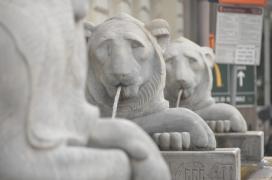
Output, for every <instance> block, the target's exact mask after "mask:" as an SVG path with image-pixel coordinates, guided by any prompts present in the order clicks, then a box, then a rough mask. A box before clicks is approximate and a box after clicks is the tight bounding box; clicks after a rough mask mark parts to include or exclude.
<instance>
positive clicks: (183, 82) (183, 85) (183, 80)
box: [177, 79, 189, 88]
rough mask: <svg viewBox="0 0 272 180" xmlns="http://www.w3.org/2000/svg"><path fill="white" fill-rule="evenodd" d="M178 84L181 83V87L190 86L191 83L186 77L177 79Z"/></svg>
mask: <svg viewBox="0 0 272 180" xmlns="http://www.w3.org/2000/svg"><path fill="white" fill-rule="evenodd" d="M177 82H178V84H180V86H181V88H188V86H189V83H188V82H187V81H186V80H185V79H179V80H177Z"/></svg>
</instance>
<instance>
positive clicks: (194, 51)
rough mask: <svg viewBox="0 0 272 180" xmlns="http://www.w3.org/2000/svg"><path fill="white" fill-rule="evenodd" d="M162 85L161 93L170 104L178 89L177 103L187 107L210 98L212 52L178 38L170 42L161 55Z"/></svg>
mask: <svg viewBox="0 0 272 180" xmlns="http://www.w3.org/2000/svg"><path fill="white" fill-rule="evenodd" d="M164 56H165V61H166V74H167V76H166V87H165V96H166V99H168V100H169V101H170V106H174V105H175V103H176V100H177V97H178V92H179V91H180V90H182V91H183V92H182V96H181V105H182V106H185V107H188V108H190V109H194V110H195V109H197V108H199V106H200V104H201V105H202V103H204V101H205V103H207V101H211V95H210V93H211V88H212V80H213V79H212V73H211V67H212V66H213V64H214V53H213V51H212V49H210V48H209V47H200V46H199V45H197V44H195V43H194V42H192V41H190V40H188V39H186V38H183V37H180V38H178V39H177V40H176V41H174V42H173V43H171V44H170V45H169V46H168V48H167V50H166V52H165V54H164Z"/></svg>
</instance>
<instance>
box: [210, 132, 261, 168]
mask: <svg viewBox="0 0 272 180" xmlns="http://www.w3.org/2000/svg"><path fill="white" fill-rule="evenodd" d="M215 137H216V141H217V147H218V148H240V149H241V161H242V163H243V164H247V163H259V162H261V160H262V159H263V157H264V135H263V132H262V131H248V132H246V133H218V134H215Z"/></svg>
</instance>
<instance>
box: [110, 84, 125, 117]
mask: <svg viewBox="0 0 272 180" xmlns="http://www.w3.org/2000/svg"><path fill="white" fill-rule="evenodd" d="M121 89H122V87H121V86H118V88H117V91H116V95H115V98H114V103H113V107H112V116H111V118H112V119H115V117H116V112H117V106H118V102H119V98H120V93H121Z"/></svg>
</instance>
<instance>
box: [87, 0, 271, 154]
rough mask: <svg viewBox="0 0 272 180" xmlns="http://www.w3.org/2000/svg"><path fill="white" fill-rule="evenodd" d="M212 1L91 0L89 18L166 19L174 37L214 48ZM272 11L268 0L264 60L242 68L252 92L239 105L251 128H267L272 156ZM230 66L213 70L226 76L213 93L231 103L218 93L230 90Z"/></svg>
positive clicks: (214, 9)
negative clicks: (129, 17) (121, 15)
mask: <svg viewBox="0 0 272 180" xmlns="http://www.w3.org/2000/svg"><path fill="white" fill-rule="evenodd" d="M212 2H216V0H209V1H208V0H90V11H89V14H88V17H87V19H88V20H90V21H91V22H93V23H94V24H99V23H101V22H103V21H104V20H105V19H107V18H109V17H112V16H114V15H116V14H118V13H120V12H124V13H127V14H130V15H132V16H134V17H135V18H137V19H139V20H141V21H143V22H149V21H150V20H152V19H154V18H163V19H165V20H167V21H168V22H169V24H170V27H171V36H172V39H176V38H177V37H179V36H185V37H187V38H189V39H191V40H193V41H195V42H196V43H198V44H200V45H202V46H212V48H214V42H213V41H216V39H214V37H215V34H216V14H217V5H218V4H217V3H212ZM271 10H272V0H268V1H267V4H266V6H265V7H264V16H263V28H262V43H261V61H260V62H261V63H260V65H259V66H241V67H240V69H241V70H243V71H244V72H245V74H246V77H248V80H246V79H245V80H246V81H245V83H246V85H248V90H249V91H250V93H251V94H250V95H249V94H247V93H243V92H240V94H239V92H238V93H237V95H238V96H239V98H240V99H246V100H245V102H242V103H237V105H236V106H237V108H238V109H239V110H240V111H241V113H242V114H243V115H244V116H245V119H246V120H247V122H248V126H249V129H250V130H263V131H264V133H265V144H266V152H265V153H266V155H272V128H271V127H272V126H271V124H272V107H271V101H272V98H271V97H272V96H271V94H272V91H271V79H272V78H271V77H272V73H271V68H272V66H271V64H272V63H271V40H272V39H271V19H272V13H271V12H272V11H271ZM230 66H231V65H218V66H217V69H214V70H213V71H214V72H213V75H214V79H215V80H216V79H218V74H219V75H220V78H221V79H222V80H221V81H222V83H221V86H217V84H216V83H215V82H214V85H213V96H214V97H215V98H216V101H218V102H225V103H230V101H229V96H230V95H229V94H227V93H226V94H224V95H222V94H220V93H218V92H223V90H224V88H225V89H226V90H227V91H228V88H229V86H230V85H229V84H227V83H229V81H232V79H228V78H229V77H231V76H230V71H228V69H229V68H230ZM218 72H219V73H218ZM225 79H226V80H225ZM225 81H228V82H225ZM224 83H225V84H224ZM220 88H222V89H220ZM227 91H226V92H227Z"/></svg>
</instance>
